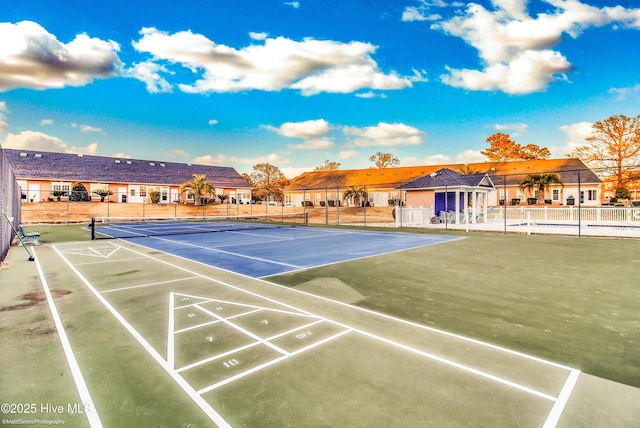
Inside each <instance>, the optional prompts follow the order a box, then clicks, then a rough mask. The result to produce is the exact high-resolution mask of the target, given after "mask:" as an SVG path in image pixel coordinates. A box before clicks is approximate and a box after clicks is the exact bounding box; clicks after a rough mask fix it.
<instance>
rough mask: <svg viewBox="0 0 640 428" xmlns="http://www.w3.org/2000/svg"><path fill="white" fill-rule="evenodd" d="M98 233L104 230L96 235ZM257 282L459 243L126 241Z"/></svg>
mask: <svg viewBox="0 0 640 428" xmlns="http://www.w3.org/2000/svg"><path fill="white" fill-rule="evenodd" d="M96 231H97V232H99V229H98V228H97V229H96ZM123 239H125V240H127V241H131V242H133V243H136V244H138V245H142V246H145V247H148V248H153V249H156V250H159V251H163V252H166V253H169V254H174V255H177V256H180V257H184V258H186V259H189V260H194V261H197V262H201V263H204V264H207V265H210V266H215V267H218V268H221V269H225V270H229V271H232V272H236V273H240V274H243V275H246V276H250V277H253V278H260V277H265V276H271V275H277V274H282V273H286V272H293V271H297V270H303V269H309V268H312V267H316V266H322V265H327V264H332V263H338V262H344V261H348V260H355V259H359V258H364V257H371V256H376V255H380V254H386V253H392V252H397V251H403V250H408V249H412V248H418V247H423V246H427V245H433V244H439V243H442V242H446V241H451V240H455V239H460V238H459V237H449V236H438V235H418V234H408V233H392V232H368V231H353V230H340V229H328V228H327V229H325V228H313V227H290V228H289V227H285V228H273V229H269V228H267V229H256V230H228V231H224V232H211V233H196V234H183V235H174V234H171V235H167V236H142V237H136V238H123Z"/></svg>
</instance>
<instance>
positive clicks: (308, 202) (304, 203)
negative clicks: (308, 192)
mask: <svg viewBox="0 0 640 428" xmlns="http://www.w3.org/2000/svg"><path fill="white" fill-rule="evenodd" d="M302 206H303V207H312V206H313V202H311V201H304V202H302Z"/></svg>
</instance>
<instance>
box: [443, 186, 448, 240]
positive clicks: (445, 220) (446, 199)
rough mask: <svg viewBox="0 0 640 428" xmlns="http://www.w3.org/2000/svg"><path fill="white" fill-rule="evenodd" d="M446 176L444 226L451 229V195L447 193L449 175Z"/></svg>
mask: <svg viewBox="0 0 640 428" xmlns="http://www.w3.org/2000/svg"><path fill="white" fill-rule="evenodd" d="M443 178H444V228H445V229H449V201H448V199H449V197H448V194H447V177H446V176H445V177H443Z"/></svg>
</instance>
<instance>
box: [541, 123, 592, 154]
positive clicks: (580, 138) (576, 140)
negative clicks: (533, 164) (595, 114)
mask: <svg viewBox="0 0 640 428" xmlns="http://www.w3.org/2000/svg"><path fill="white" fill-rule="evenodd" d="M559 129H560V131H562V132H564V133H565V134H566V135H567V141H566V144H565V145H564V146H560V147H558V146H552V147H549V150H550V151H551V152H552V153H554V154H556V156H566V155H568V154H569V153H571V152H572V151H573V150H574V149H576V148H578V147H580V146H584V145H585V144H587V140H586V139H587V137H588V136H589V135H591V133H592V132H593V124H592V123H590V122H578V123H573V124H571V125H565V126H561V127H560V128H559Z"/></svg>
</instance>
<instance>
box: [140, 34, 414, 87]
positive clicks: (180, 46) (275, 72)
mask: <svg viewBox="0 0 640 428" xmlns="http://www.w3.org/2000/svg"><path fill="white" fill-rule="evenodd" d="M141 34H142V37H141V38H140V40H138V41H135V42H133V47H134V48H135V49H136V50H137V51H139V52H146V53H149V54H151V55H152V56H153V59H152V60H151V61H153V63H155V64H158V63H159V62H162V63H167V64H169V63H171V64H173V63H176V64H180V65H182V66H184V67H186V68H188V69H190V70H191V71H192V72H194V73H196V74H198V75H199V76H200V77H201V78H199V79H198V80H196V81H195V83H193V84H184V83H182V84H178V87H179V88H180V90H182V91H184V92H188V93H210V92H238V91H246V90H263V91H280V90H283V89H294V90H299V91H300V92H301V93H302V94H303V95H307V96H308V95H315V94H318V93H321V92H333V93H350V92H356V91H358V90H361V89H366V88H369V89H378V90H390V89H403V88H406V87H411V86H412V85H413V83H414V82H420V81H424V80H425V77H424V76H423V73H422V72H418V71H415V70H414V74H413V75H411V76H401V75H399V74H398V73H396V72H395V71H391V72H389V73H384V72H382V71H380V69H379V67H378V64H377V63H376V62H375V61H374V60H373V58H372V57H371V55H373V54H374V53H375V51H376V47H375V46H373V45H371V44H369V43H363V42H350V43H341V42H335V41H330V40H315V39H312V38H306V39H304V40H302V41H294V40H291V39H287V38H284V37H277V38H267V39H265V40H264V43H263V44H252V45H250V46H247V47H245V48H242V49H235V48H232V47H229V46H225V45H220V44H217V43H215V42H213V41H211V40H209V39H207V38H206V37H205V36H203V35H200V34H194V33H192V32H191V31H181V32H177V33H173V34H169V33H167V32H162V31H159V30H157V29H155V28H144V29H142V31H141ZM157 67H158V69H157V70H156V73H154V74H152V75H153V77H154V79H155V80H153V81H158V80H159V79H161V78H160V77H159V74H160V72H161V71H163V70H162V69H161V66H160V65H157ZM165 69H166V68H165ZM141 80H143V81H145V82H147V84H148V85H149V83H148V79H146V80H145V79H141ZM148 87H149V86H148Z"/></svg>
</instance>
